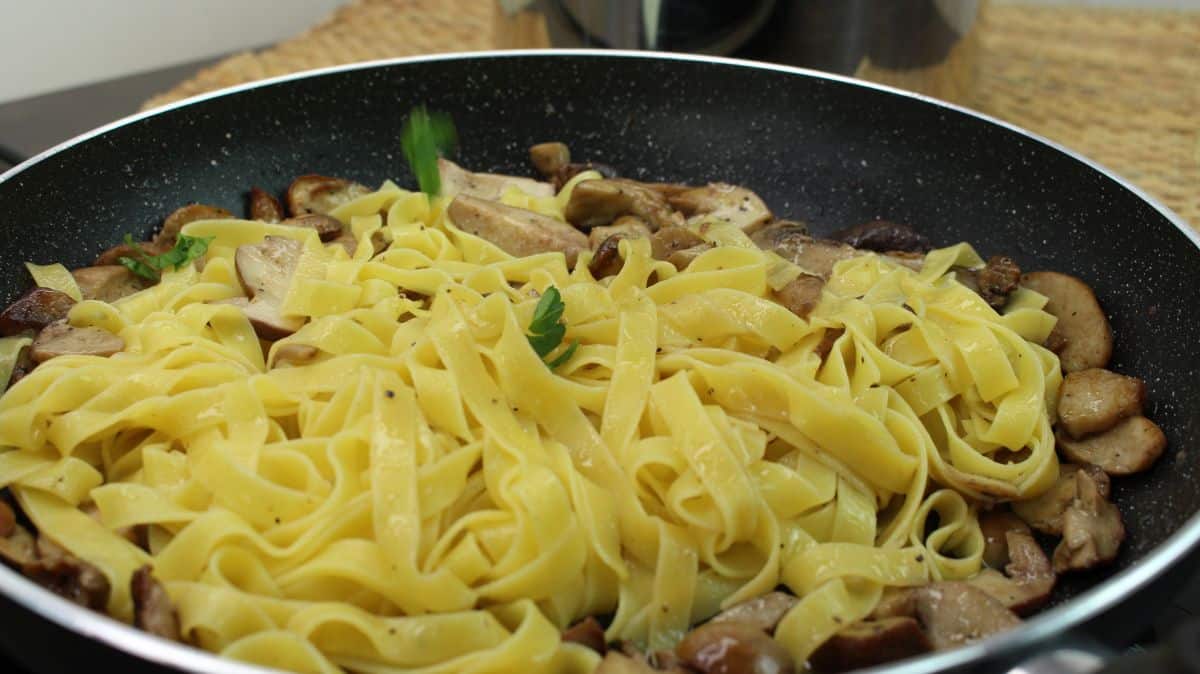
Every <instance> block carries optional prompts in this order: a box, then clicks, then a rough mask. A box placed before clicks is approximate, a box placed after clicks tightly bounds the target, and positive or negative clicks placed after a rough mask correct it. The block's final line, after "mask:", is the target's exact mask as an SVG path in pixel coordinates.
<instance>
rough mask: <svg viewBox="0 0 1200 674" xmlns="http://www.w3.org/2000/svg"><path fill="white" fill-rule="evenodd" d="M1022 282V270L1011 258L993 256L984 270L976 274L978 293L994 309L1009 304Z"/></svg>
mask: <svg viewBox="0 0 1200 674" xmlns="http://www.w3.org/2000/svg"><path fill="white" fill-rule="evenodd" d="M1020 281H1021V268H1020V267H1018V266H1017V263H1016V262H1014V261H1013V259H1012V258H1010V257H1005V256H1003V255H993V256H992V257H990V258H988V261H987V264H986V265H984V267H983V269H980V270H979V271H978V272H976V273H975V284H976V286H977V288H978V289H977V290H976V292H978V293H979V296H980V297H982V298H983V300H984V301H985V302H987V303H988V304H989V305H991V306H992V307H993V308H996V309H1000V308H1002V307H1003V306H1004V305H1005V304H1008V296H1009V295H1010V294H1012V292H1013V291H1014V290H1016V289H1017V286H1018V285H1019V284H1020Z"/></svg>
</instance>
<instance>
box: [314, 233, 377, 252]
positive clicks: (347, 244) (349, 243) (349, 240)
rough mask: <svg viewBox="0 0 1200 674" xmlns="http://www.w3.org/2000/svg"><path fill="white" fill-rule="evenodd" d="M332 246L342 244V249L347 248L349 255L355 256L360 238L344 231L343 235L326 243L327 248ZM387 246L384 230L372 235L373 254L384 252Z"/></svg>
mask: <svg viewBox="0 0 1200 674" xmlns="http://www.w3.org/2000/svg"><path fill="white" fill-rule="evenodd" d="M330 246H341V247H342V250H345V251H346V254H347V255H349V256H350V257H354V253H355V252H357V251H358V239H356V238H354V235H353V234H351V233H349V232H345V231H344V232H343V233H342V235H341V236H338V237H337V238H335V239H333V240H332V241H330V242H328V243H326V244H325V247H326V248H329V247H330ZM387 247H388V242H387V239H385V238H384V236H383V232H382V231H378V230H377V231H376V232H375V233H374V234H372V235H371V249H372V252H371V255H372V256H375V255H378V254H380V253H382V252H383V251H385V250H387Z"/></svg>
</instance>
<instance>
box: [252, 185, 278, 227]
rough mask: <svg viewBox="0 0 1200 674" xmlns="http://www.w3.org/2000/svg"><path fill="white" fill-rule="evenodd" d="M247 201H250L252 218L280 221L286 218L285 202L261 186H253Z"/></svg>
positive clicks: (260, 220)
mask: <svg viewBox="0 0 1200 674" xmlns="http://www.w3.org/2000/svg"><path fill="white" fill-rule="evenodd" d="M247 201H248V203H249V209H248V210H249V211H250V219H251V220H258V221H259V222H279V221H280V220H282V219H283V218H284V213H283V204H281V203H279V200H278V199H276V198H275V195H273V194H271V193H269V192H267V191H266V190H264V189H262V188H261V187H251V188H250V195H249V197H247Z"/></svg>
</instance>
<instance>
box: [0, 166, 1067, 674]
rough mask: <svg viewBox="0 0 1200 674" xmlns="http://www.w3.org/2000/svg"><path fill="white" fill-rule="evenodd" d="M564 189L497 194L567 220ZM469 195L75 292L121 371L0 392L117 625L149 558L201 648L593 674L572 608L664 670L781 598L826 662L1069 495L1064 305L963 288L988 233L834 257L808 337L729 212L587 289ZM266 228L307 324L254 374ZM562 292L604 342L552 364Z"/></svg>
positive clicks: (356, 217)
mask: <svg viewBox="0 0 1200 674" xmlns="http://www.w3.org/2000/svg"><path fill="white" fill-rule="evenodd" d="M589 177H590V176H583V177H582V178H580V179H579V180H586V179H588V178H589ZM575 184H577V182H576V183H575ZM569 188H570V185H569V186H568V189H565V190H563V193H560V194H559V195H558V196H557V197H554V198H546V197H533V196H530V195H524V194H522V193H521V192H520V191H519V190H515V189H510V191H508V192H507V193H505V195H504V200H505V202H506V203H511V204H513V205H519V206H521V207H523V208H528V209H532V210H535V211H538V212H541V213H543V214H545V215H548V216H552V217H557V218H561V217H562V208H563V207H564V204H565V199H566V198H568V197H569V194H568V195H567V196H564V193H567V192H569ZM446 205H447V204H446V200H445V199H443V198H433V199H430V198H429V197H427V196H425V195H424V194H421V193H413V192H408V191H405V190H402V189H400V188H398V187H397V186H395V185H393V184H390V183H387V184H385V185H384V186H383V187H381V188H380V189H379V190H377V191H374V192H372V193H370V194H366V195H363V196H360V197H358V198H356V199H354V200H353V201H350V202H349V203H346V204H344V205H342V206H340V207H338V208H337V210H335V211H334V212H333V213H332V215H333V216H334V217H336V218H338V219H339V220H341V221H342V222H344V223H346V224H347V225H349V227H350V229H352V231H353V233H354V236H355V238H356V240H357V241H358V243H359V245H358V247H357V250H356V252H355V253H354V254H353V255H350V254H349V253H347V252H346V251H345V250H344V249H343V248H341V247H339V246H329V247H327V246H324V245H322V244H321V242H320V241H319V239H318V238H317V234H316V233H315V232H314V231H313V230H305V229H301V228H294V227H284V226H280V225H272V224H266V223H262V222H253V221H243V220H233V219H229V220H204V221H198V222H193V223H191V224H189V225H187V226H186V227H185V228H184V229H183V232H184V234H186V235H188V236H194V237H213V238H212V241H211V244H210V245H209V248H208V253H207V255H206V257H205V258H204V259H203V260H202V262H203V264H202V265H195V266H187V267H184V268H181V269H178V270H176V271H167V272H165V273H164V274H163V278H162V281H161V283H159V284H158V285H155V286H153V287H150V288H147V289H145V290H143V291H141V292H139V293H137V294H134V295H131V296H129V297H126V298H123V299H120V300H117V301H115V302H113V303H111V304H109V303H104V302H99V301H95V300H88V301H82V302H80V303H78V304H77V305H75V307H74V309H72V311H71V313H70V316H69V320H70V323H71V324H72V325H74V326H77V327H85V326H94V327H101V328H104V329H106V330H109V331H111V332H113V333H115V334H117V335H119V336H120V337H121V338H122V339H123V340H124V342H125V344H126V348H125V350H124V351H122V352H121V353H118V354H116V355H114V356H112V357H110V358H102V357H96V356H61V357H57V358H53V359H51V360H48V361H47V362H45V363H43V364H42V365H40V366H39V367H38V368H37V369H36V370H34V371H33V372H32V373H30V374H29V375H28V376H26V377H25V378H24V379H22V380H21V381H20V382H19V383H18V384H17V385H16V386H14V387H13V388H12V389H11V390H9V391H8V392H7V393H6V394H5V395H4V396H3V398H0V447H4V448H5V449H4V450H3V451H2V452H0V486H2V487H8V488H10V489H11V491H12V493H13V494H14V495H15V497H16V499H17V500H18V502H19V504H20V506H21V507H22V509H23V510H24V512H25V513H26V514H27V515H28V516H29V518H30V519H31V520H32V522H33V523H34V524H35V525H36V526H37V528H38V529H39V530H40V531H42V532H46V533H48V534H49V535H51V536H53V538H54V539H55V540H56V541H58V542H59V543H61V544H62V545H63V546H64V547H65V548H66V549H68V550H69V551H70V552H72V553H73V554H75V555H77V556H78V557H80V558H82V559H86V560H88V561H89V562H91V563H93V564H95V565H96V566H97V567H98V568H99V569H100V570H101V571H102V572H103V573H104V575H105V576H106V577H107V578H108V580H109V581H110V583H111V586H112V588H113V592H112V593H111V597H110V600H109V605H108V611H109V613H110V614H111V615H113V616H114V617H116V618H118V619H122V620H129V619H130V618H131V615H132V610H133V609H132V601H131V597H130V593H129V584H130V583H129V579H130V577H131V575H132V574H133V572H134V571H135V570H136V569H137V568H139V567H140V566H142V565H144V564H151V565H152V566H153V569H154V573H155V575H156V576H157V577H158V578H159V579H160V580H162V581H163V582H164V584H165V586H166V588H167V590H168V592H169V594H170V596H171V598H172V600H173V601H174V603H175V605H176V607H177V609H178V612H179V616H180V620H181V626H182V628H183V632H184V634H185V635H186V636H187V637H188V639H190V640H191V641H192V642H194V643H195V644H197V645H199V646H201V647H203V648H205V649H207V650H210V651H213V652H216V653H219V654H222V655H224V656H228V657H231V658H235V659H238V660H243V661H248V662H253V663H259V664H263V665H269V666H273V667H279V668H282V669H288V670H292V671H297V672H340V671H344V670H352V671H356V672H369V673H372V674H374V673H384V672H422V673H433V672H480V673H482V672H503V671H526V672H536V671H545V672H580V673H583V672H591V671H592V670H593V669H595V667H596V666H597V663H598V662H599V655H597V654H596V653H595V652H593V651H591V650H589V649H587V648H585V647H583V646H581V645H579V644H575V643H566V642H563V640H562V639H561V637H560V634H561V632H562V630H563V629H564V628H566V627H567V626H568V625H570V624H572V623H573V622H575V621H576V620H577V619H579V618H581V617H584V616H590V615H600V614H611V615H612V616H613V618H612V621H611V623H610V624H609V626H608V627H607V631H606V637H607V638H608V639H609V640H628V641H631V642H633V643H635V644H637V645H638V646H639V647H641V648H645V649H649V650H655V649H666V648H671V647H673V646H674V645H675V644H676V643H678V642H679V640H680V639H681V638H682V637H683V635H684V634H685V633H686V632H687V631H688V630H689V628H690V627H691V626H692V625H694V624H696V623H697V622H700V621H702V620H704V619H706V618H708V617H710V616H712V615H714V614H715V613H717V612H718V611H720V610H721V609H722V608H727V607H729V606H731V605H733V604H736V603H738V602H740V601H742V600H745V599H749V598H752V597H755V596H758V595H762V594H764V593H766V592H769V591H770V590H772V589H773V588H775V587H776V586H778V585H781V584H782V585H786V587H787V588H788V589H789V590H790V591H791V592H792V593H794V594H795V595H796V596H797V597H798V598H799V602H798V603H797V604H796V605H795V606H794V607H793V608H792V609H791V610H790V611H789V612H788V613H787V614H786V616H785V617H784V618H783V620H782V621H781V622H780V624H779V626H778V627H777V629H776V631H775V638H776V639H777V640H778V641H779V642H780V643H781V644H782V645H783V646H784V647H785V648H786V649H787V651H788V652H789V653H790V655H791V656H792V658H793V659H794V660H795V661H796V662H804V661H805V660H806V659H807V658H809V656H810V655H811V654H812V653H813V652H814V650H815V649H817V647H818V646H820V645H821V644H822V643H823V642H825V641H826V640H827V639H829V638H830V637H831V636H832V635H833V634H834V633H835V632H837V631H838V630H839V629H840V628H841V626H842V625H844V624H847V623H850V622H854V621H856V620H859V619H862V618H864V617H865V616H867V615H868V614H869V613H870V612H871V611H872V609H873V608H874V607H875V606H876V604H877V602H878V601H879V599H880V597H881V595H882V593H883V591H884V589H885V588H889V587H911V586H919V585H924V584H926V583H928V582H930V581H933V580H952V579H964V578H968V577H970V576H972V575H974V574H976V573H977V572H978V571H979V570H980V568H981V560H982V555H983V549H984V541H983V535H982V533H981V531H980V527H979V524H978V522H977V512H976V511H977V508H978V503H980V502H983V501H988V500H992V499H996V498H1010V499H1021V498H1028V497H1030V496H1034V495H1037V494H1038V493H1041V492H1042V491H1045V490H1046V489H1047V488H1048V487H1049V486H1050V485H1052V484H1053V483H1054V481H1055V480H1056V478H1057V476H1058V461H1057V459H1056V456H1055V447H1054V435H1053V430H1052V428H1051V413H1052V411H1053V410H1052V407H1053V404H1054V401H1055V400H1056V398H1057V391H1058V387H1059V386H1060V384H1061V379H1062V376H1061V373H1060V367H1059V362H1058V359H1057V357H1056V356H1055V355H1054V354H1053V353H1052V352H1051V351H1049V350H1047V349H1046V348H1043V347H1042V346H1040V344H1041V343H1043V342H1044V341H1045V339H1046V337H1047V336H1048V334H1049V333H1050V331H1051V329H1052V328H1053V327H1054V318H1053V317H1052V316H1050V315H1049V314H1048V313H1046V312H1045V311H1044V310H1043V307H1044V305H1045V302H1046V298H1045V297H1043V296H1042V295H1039V294H1038V293H1036V292H1033V291H1031V290H1026V289H1022V290H1019V291H1017V293H1015V294H1014V296H1013V297H1012V299H1011V300H1010V302H1009V304H1008V306H1007V307H1006V309H1005V311H1004V312H1003V313H1002V314H1000V313H997V312H996V311H995V310H993V309H992V308H991V307H990V306H988V304H987V303H986V302H984V301H983V300H982V299H981V298H980V297H979V295H977V294H976V293H974V292H972V291H971V290H968V289H967V288H966V287H965V286H963V285H962V284H961V283H959V282H958V281H957V280H956V277H955V271H954V270H955V269H957V268H963V267H974V266H978V265H980V264H982V260H980V259H979V257H978V256H977V255H976V254H975V252H974V251H973V250H972V249H971V247H970V246H968V245H966V244H960V245H957V246H952V247H949V248H943V249H939V250H935V251H933V252H931V253H929V254H928V255H927V257H926V258H925V262H924V265H923V266H922V267H921V268H920V270H919V271H917V270H914V269H913V268H910V267H907V266H904V265H900V264H897V263H896V262H894V261H891V260H889V259H887V258H885V257H882V256H879V255H862V256H857V257H853V258H850V259H847V260H843V261H841V262H839V263H838V264H837V266H836V267H835V269H834V274H833V276H832V277H831V279H830V280H829V282H828V283H827V284H826V286H825V290H824V293H823V296H822V299H821V302H820V304H819V305H818V306H817V307H816V309H815V310H814V311H813V312H812V314H811V315H810V316H809V318H808V319H807V320H805V319H802V318H799V317H798V316H796V315H794V314H793V313H791V312H789V311H788V310H787V309H785V308H784V307H782V306H780V305H779V304H778V303H776V302H775V301H774V300H772V299H771V291H772V289H777V288H778V287H780V285H781V284H782V283H786V282H787V281H788V280H790V279H791V278H795V276H796V274H798V273H799V271H798V270H796V269H795V268H794V266H792V265H791V263H788V262H785V261H783V260H782V259H781V258H779V257H778V256H776V255H772V254H770V253H767V252H764V251H761V250H759V249H757V248H756V247H755V246H754V245H753V244H751V243H750V242H749V239H748V238H747V237H746V235H745V234H743V233H742V232H741V231H740V230H738V229H736V228H734V227H731V226H729V225H726V224H722V223H720V222H693V223H690V224H689V226H690V227H692V228H693V229H694V231H695V232H697V233H699V234H700V235H701V236H703V237H704V238H705V239H707V240H709V241H712V242H717V243H719V244H720V245H718V246H716V247H714V248H712V249H711V250H709V251H708V252H704V253H702V254H701V255H700V256H699V257H698V258H696V259H695V260H694V261H693V262H692V263H691V264H690V265H689V266H687V267H686V269H684V270H683V271H679V270H677V269H676V268H675V267H674V266H673V265H671V264H669V263H666V262H663V261H660V260H656V259H654V258H653V257H652V256H651V250H650V245H649V243H648V242H647V241H646V240H644V239H641V240H639V239H629V240H625V241H622V242H621V243H620V254H621V257H622V258H623V260H624V265H623V267H622V268H621V271H620V273H619V274H617V275H616V276H613V277H610V278H607V279H604V280H602V281H598V280H596V279H594V278H592V276H591V273H590V272H589V270H588V265H587V264H586V262H587V261H588V257H587V256H588V255H590V253H587V252H585V253H582V254H581V258H580V262H579V263H578V264H576V265H575V266H574V267H573V268H569V267H568V266H567V264H566V262H565V259H564V257H563V255H562V254H561V253H545V254H539V255H533V256H527V257H519V258H518V257H513V256H510V255H508V254H506V253H505V252H503V251H502V250H501V249H500V248H497V247H496V246H495V245H493V244H491V243H489V242H488V241H486V240H484V239H481V238H479V237H476V236H473V235H471V234H469V233H467V232H465V231H463V230H461V229H459V228H457V227H456V226H455V225H454V223H453V222H452V221H451V219H450V218H448V217H447V215H446ZM268 236H273V237H286V238H291V239H295V240H297V241H299V242H300V244H301V245H302V246H303V254H302V257H301V261H300V264H299V265H298V268H297V272H296V275H295V276H294V278H293V279H292V281H291V284H290V287H289V289H288V292H287V295H286V297H284V298H283V309H284V313H285V314H287V315H291V316H299V317H305V318H306V319H308V322H307V323H306V324H305V325H304V326H303V327H302V328H301V329H299V330H298V331H297V332H295V334H293V335H290V336H288V337H286V338H284V339H281V340H279V341H277V342H275V343H274V344H273V345H271V346H270V348H269V349H268V350H266V352H264V349H263V346H262V345H263V344H264V343H263V342H260V341H259V339H258V338H257V336H256V335H255V332H254V330H253V328H252V326H251V325H250V323H249V322H248V320H247V319H246V317H245V315H244V314H243V312H242V311H241V310H240V309H239V308H237V307H236V306H233V305H231V304H228V303H226V302H225V301H226V300H229V299H231V298H236V297H241V296H242V295H243V290H242V288H241V285H240V283H239V280H238V275H237V271H236V269H235V262H234V256H235V251H236V249H237V247H238V246H239V245H243V244H248V243H256V242H259V241H262V240H263V239H264V237H268ZM379 238H382V240H383V241H385V242H386V243H387V247H386V250H384V251H383V252H381V253H379V254H376V255H372V252H373V251H372V246H371V241H372V240H373V239H379ZM551 286H553V287H555V288H557V289H558V290H559V291H560V292H561V295H562V301H563V304H564V305H565V313H564V316H563V321H564V323H565V325H566V326H567V333H566V341H567V342H569V341H571V340H577V341H578V342H579V343H580V346H579V347H578V350H577V351H576V352H575V353H574V354H573V356H572V357H571V358H570V360H568V361H567V362H566V363H565V364H564V365H562V366H561V367H559V368H558V369H556V370H551V369H550V368H548V367H547V366H546V365H545V363H544V362H543V361H542V359H541V358H540V357H539V356H538V354H537V353H535V352H534V351H533V349H532V348H531V347H530V344H529V341H528V339H527V332H526V327H527V326H529V324H530V321H531V320H532V317H533V313H534V311H535V307H536V306H537V304H538V301H539V298H540V297H541V295H542V294H543V293H545V292H546V291H547V289H548V288H550V287H551ZM401 291H402V292H401ZM564 343H565V342H564ZM289 347H311V348H312V349H315V350H316V355H315V356H314V357H313V358H311V359H310V360H308V361H305V362H301V363H296V362H292V361H290V360H288V359H287V358H286V357H285V354H286V353H287V349H288V348H289ZM823 349H828V352H827V354H826V353H823V352H822V350H823ZM91 504H94V506H95V509H96V511H98V513H97V514H96V515H95V516H89V515H88V514H87V513H85V512H84V509H83V507H84V506H90V505H91ZM134 526H144V527H147V529H148V531H149V536H148V546H147V548H148V549H142V548H141V547H139V546H137V545H135V544H133V543H132V542H130V541H129V540H127V539H126V538H124V537H122V536H121V535H120V531H121V530H123V529H125V528H128V527H134Z"/></svg>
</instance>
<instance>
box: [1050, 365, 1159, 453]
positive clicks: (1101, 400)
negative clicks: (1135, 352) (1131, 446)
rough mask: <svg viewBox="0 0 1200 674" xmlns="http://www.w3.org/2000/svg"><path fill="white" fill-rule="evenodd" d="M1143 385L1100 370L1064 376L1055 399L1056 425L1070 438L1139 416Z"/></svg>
mask: <svg viewBox="0 0 1200 674" xmlns="http://www.w3.org/2000/svg"><path fill="white" fill-rule="evenodd" d="M1145 400H1146V384H1145V383H1144V382H1143V381H1142V380H1141V379H1137V378H1135V377H1126V376H1125V375H1120V374H1117V373H1115V372H1109V371H1108V370H1102V369H1100V368H1089V369H1087V370H1079V371H1077V372H1071V373H1068V374H1067V376H1066V377H1064V378H1063V383H1062V388H1061V390H1060V393H1059V395H1058V421H1059V425H1060V427H1061V428H1063V429H1064V430H1065V431H1066V432H1067V433H1068V434H1070V436H1071V437H1072V438H1076V439H1079V438H1082V437H1084V436H1085V435H1088V434H1090V433H1098V432H1100V431H1105V430H1108V429H1110V428H1112V427H1113V426H1115V425H1116V424H1117V422H1118V421H1120V420H1122V419H1124V418H1126V417H1130V416H1134V415H1137V414H1141V411H1142V403H1143V402H1145Z"/></svg>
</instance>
